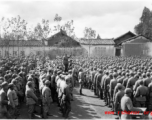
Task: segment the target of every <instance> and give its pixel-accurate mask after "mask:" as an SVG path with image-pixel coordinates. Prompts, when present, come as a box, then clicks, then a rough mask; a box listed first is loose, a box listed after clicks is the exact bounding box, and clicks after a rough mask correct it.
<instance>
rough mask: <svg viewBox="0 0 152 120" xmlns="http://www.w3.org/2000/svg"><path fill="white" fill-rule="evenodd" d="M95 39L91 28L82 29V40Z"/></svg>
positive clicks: (94, 32)
mask: <svg viewBox="0 0 152 120" xmlns="http://www.w3.org/2000/svg"><path fill="white" fill-rule="evenodd" d="M95 37H96V31H95V30H93V29H92V28H87V27H85V29H84V38H86V39H92V38H95Z"/></svg>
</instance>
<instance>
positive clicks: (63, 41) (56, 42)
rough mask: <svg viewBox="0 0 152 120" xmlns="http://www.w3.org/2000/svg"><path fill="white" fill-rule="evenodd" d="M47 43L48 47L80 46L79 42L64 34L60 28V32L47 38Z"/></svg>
mask: <svg viewBox="0 0 152 120" xmlns="http://www.w3.org/2000/svg"><path fill="white" fill-rule="evenodd" d="M47 45H48V46H49V47H58V48H71V47H81V45H80V43H79V42H78V41H76V40H74V39H73V38H71V37H70V36H68V35H67V34H66V32H65V31H63V30H62V29H61V30H60V32H58V33H56V34H54V35H53V36H51V37H49V38H48V39H47Z"/></svg>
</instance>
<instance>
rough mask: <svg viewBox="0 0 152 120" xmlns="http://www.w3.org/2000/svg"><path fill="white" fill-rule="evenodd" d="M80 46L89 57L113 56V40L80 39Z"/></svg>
mask: <svg viewBox="0 0 152 120" xmlns="http://www.w3.org/2000/svg"><path fill="white" fill-rule="evenodd" d="M80 43H81V46H82V47H83V48H85V49H86V50H87V52H88V54H89V55H90V56H103V55H104V56H107V55H108V56H115V47H114V45H115V43H114V41H113V39H101V38H100V37H99V36H98V37H97V38H96V39H81V40H80Z"/></svg>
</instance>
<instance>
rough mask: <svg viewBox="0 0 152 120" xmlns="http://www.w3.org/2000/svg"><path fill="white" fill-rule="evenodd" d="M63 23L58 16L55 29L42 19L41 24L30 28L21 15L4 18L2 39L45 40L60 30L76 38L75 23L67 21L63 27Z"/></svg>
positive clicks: (0, 35) (1, 25) (1, 32)
mask: <svg viewBox="0 0 152 120" xmlns="http://www.w3.org/2000/svg"><path fill="white" fill-rule="evenodd" d="M61 21H62V17H60V16H59V15H58V14H56V15H55V18H54V22H56V25H55V26H54V28H53V29H51V27H50V22H49V20H45V19H42V21H41V22H40V23H37V25H36V26H35V27H34V28H32V27H30V26H28V23H27V21H26V20H24V19H22V18H21V17H20V16H19V15H18V16H17V17H12V18H10V19H9V18H4V17H3V18H2V19H1V21H0V30H1V31H0V37H1V38H5V39H7V40H10V39H11V40H25V39H27V40H31V39H38V40H44V39H47V38H48V36H49V35H50V34H51V33H52V32H54V33H55V32H59V31H60V29H62V30H64V31H66V33H67V35H69V36H71V37H75V33H74V29H75V27H74V26H73V22H74V21H73V20H71V21H67V22H66V23H65V24H63V25H61V24H60V22H61Z"/></svg>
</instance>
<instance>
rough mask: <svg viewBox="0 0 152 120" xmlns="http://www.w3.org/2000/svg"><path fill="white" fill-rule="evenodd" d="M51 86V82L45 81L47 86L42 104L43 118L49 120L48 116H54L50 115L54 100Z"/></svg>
mask: <svg viewBox="0 0 152 120" xmlns="http://www.w3.org/2000/svg"><path fill="white" fill-rule="evenodd" d="M49 85H50V81H49V80H46V81H45V86H44V87H43V89H42V103H43V117H44V118H47V115H49V116H52V115H51V114H50V113H49V110H50V105H51V102H52V98H51V90H50V88H49Z"/></svg>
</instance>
